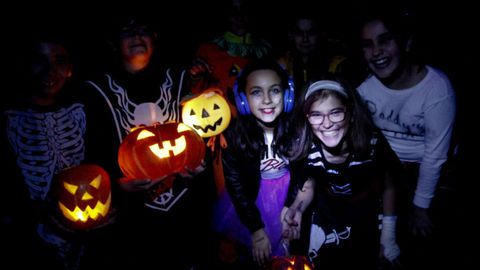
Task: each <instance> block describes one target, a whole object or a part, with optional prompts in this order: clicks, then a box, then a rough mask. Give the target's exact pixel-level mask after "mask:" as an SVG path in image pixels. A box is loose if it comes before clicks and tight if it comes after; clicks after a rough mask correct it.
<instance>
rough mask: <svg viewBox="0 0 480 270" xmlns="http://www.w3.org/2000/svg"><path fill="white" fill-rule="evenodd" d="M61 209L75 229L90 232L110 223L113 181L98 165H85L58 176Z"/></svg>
mask: <svg viewBox="0 0 480 270" xmlns="http://www.w3.org/2000/svg"><path fill="white" fill-rule="evenodd" d="M56 177H57V182H56V184H57V189H56V192H57V202H58V209H59V211H60V213H61V214H62V216H63V217H64V222H65V223H66V224H68V226H70V227H71V228H73V229H88V228H92V227H96V226H98V225H101V224H102V223H104V222H105V221H106V216H107V214H108V212H109V210H110V203H111V199H112V195H111V189H110V177H109V175H108V173H107V172H106V171H105V170H104V169H103V168H101V167H100V166H98V165H93V164H81V165H79V166H75V167H70V168H68V169H65V170H62V171H60V172H59V173H58V174H57V176H56Z"/></svg>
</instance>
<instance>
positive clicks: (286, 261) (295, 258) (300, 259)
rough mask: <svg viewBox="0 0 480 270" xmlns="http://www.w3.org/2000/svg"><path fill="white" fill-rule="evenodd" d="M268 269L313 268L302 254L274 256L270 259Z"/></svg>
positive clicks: (302, 269)
mask: <svg viewBox="0 0 480 270" xmlns="http://www.w3.org/2000/svg"><path fill="white" fill-rule="evenodd" d="M268 269H269V270H313V269H314V267H313V265H312V263H311V262H310V261H309V260H308V259H307V258H306V257H304V256H299V255H292V256H276V257H273V258H272V260H271V261H270V264H269V267H268Z"/></svg>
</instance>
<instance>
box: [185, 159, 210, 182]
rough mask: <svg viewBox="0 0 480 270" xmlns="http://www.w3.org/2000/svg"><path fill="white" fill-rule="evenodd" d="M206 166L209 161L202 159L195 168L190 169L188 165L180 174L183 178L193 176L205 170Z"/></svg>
mask: <svg viewBox="0 0 480 270" xmlns="http://www.w3.org/2000/svg"><path fill="white" fill-rule="evenodd" d="M206 167H207V163H206V162H205V160H202V162H201V163H200V165H198V166H197V167H196V168H195V169H190V168H188V167H185V170H184V171H183V172H180V173H178V174H179V175H180V176H181V177H183V178H193V177H194V176H195V175H197V174H199V173H201V172H203V171H204V170H205V168H206Z"/></svg>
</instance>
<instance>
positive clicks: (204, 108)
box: [182, 89, 231, 138]
mask: <svg viewBox="0 0 480 270" xmlns="http://www.w3.org/2000/svg"><path fill="white" fill-rule="evenodd" d="M230 118H231V111H230V106H229V104H228V102H227V100H226V99H225V98H224V97H223V96H222V92H221V91H220V90H219V89H207V90H205V91H204V92H202V93H201V94H200V95H198V96H197V97H195V98H192V99H190V100H188V101H185V102H184V103H183V108H182V120H183V123H185V124H186V125H188V126H190V127H191V128H193V129H194V130H195V131H196V132H197V133H198V134H199V135H200V136H202V137H203V138H206V137H212V136H215V135H218V134H220V133H222V132H223V131H224V130H225V129H226V128H227V127H228V124H229V123H230Z"/></svg>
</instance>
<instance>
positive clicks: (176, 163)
mask: <svg viewBox="0 0 480 270" xmlns="http://www.w3.org/2000/svg"><path fill="white" fill-rule="evenodd" d="M204 157H205V143H204V142H203V139H202V138H201V137H200V136H199V135H198V134H197V133H196V132H195V131H193V130H192V129H191V128H190V127H188V126H187V125H185V124H182V123H176V122H170V123H166V124H156V125H153V126H147V127H139V128H137V129H135V130H134V131H132V132H131V133H130V134H128V135H127V136H126V137H125V138H124V140H123V142H122V144H121V145H120V148H119V151H118V163H119V166H120V169H121V170H122V172H123V173H124V174H125V176H127V177H128V178H131V179H146V178H148V179H159V178H162V177H164V176H167V175H170V174H173V173H180V172H184V171H185V169H186V168H188V169H191V170H194V169H196V168H197V167H199V166H200V165H201V164H202V161H203V159H204Z"/></svg>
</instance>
